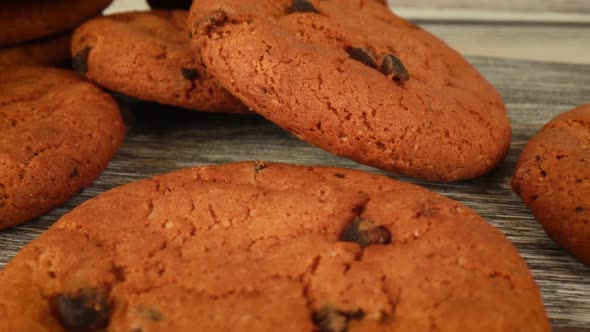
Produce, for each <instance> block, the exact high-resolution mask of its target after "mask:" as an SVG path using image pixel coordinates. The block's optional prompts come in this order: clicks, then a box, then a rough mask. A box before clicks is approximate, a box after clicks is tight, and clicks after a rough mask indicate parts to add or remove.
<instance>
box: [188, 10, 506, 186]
mask: <svg viewBox="0 0 590 332" xmlns="http://www.w3.org/2000/svg"><path fill="white" fill-rule="evenodd" d="M189 28H190V29H191V31H192V39H191V45H192V48H193V49H194V50H195V51H196V53H197V55H198V56H200V58H201V60H202V61H203V63H204V64H205V65H206V67H207V70H208V71H209V72H210V73H212V74H213V75H214V76H215V77H217V78H218V79H219V80H220V82H221V84H223V85H224V86H225V87H226V88H227V89H228V90H230V91H231V92H232V93H233V94H234V95H235V96H237V97H238V98H240V99H241V100H242V101H243V102H244V103H245V104H246V105H248V106H249V107H250V108H251V109H252V110H254V111H256V112H257V113H259V114H261V115H263V116H264V117H266V118H267V119H269V120H270V121H272V122H275V123H276V124H278V125H279V126H281V127H282V128H284V129H286V130H288V131H290V132H291V133H293V134H295V135H296V136H298V137H299V138H301V139H303V140H305V141H308V142H310V143H312V144H315V145H317V146H319V147H321V148H323V149H326V150H328V151H330V152H332V153H335V154H337V155H340V156H344V157H347V158H351V159H353V160H356V161H358V162H361V163H364V164H368V165H371V166H375V167H379V168H381V169H384V170H388V171H392V172H399V173H403V174H406V175H409V176H413V177H418V178H424V179H428V180H440V181H451V180H459V179H468V178H473V177H476V176H479V175H482V174H484V173H486V172H487V171H489V170H491V169H492V168H493V167H495V166H496V165H497V164H498V163H499V162H500V161H501V160H502V159H503V158H504V156H505V154H506V153H507V151H508V148H509V143H510V138H511V129H510V123H509V121H508V118H507V115H506V109H505V106H504V103H503V101H502V99H501V97H500V95H499V94H498V92H497V91H496V90H495V88H494V87H493V86H492V85H491V84H490V83H489V82H487V81H486V80H485V78H484V77H483V76H482V75H481V74H480V73H479V72H478V71H477V70H476V69H475V68H473V66H471V65H470V64H469V63H468V62H467V61H466V60H465V59H464V58H463V57H462V56H461V55H459V54H458V53H457V52H456V51H454V50H453V49H451V48H450V47H449V46H447V45H446V44H444V43H443V42H442V41H440V40H439V39H437V38H436V37H434V36H433V35H431V34H430V33H428V32H427V31H424V30H422V29H421V28H419V27H417V26H415V25H413V24H411V23H409V22H407V21H405V20H403V19H401V18H399V17H397V16H396V15H395V14H393V13H392V12H391V11H389V9H388V8H387V7H386V6H384V4H383V2H382V1H376V0H340V1H331V0H326V1H319V0H310V1H306V0H256V1H233V0H199V1H194V2H193V6H192V8H191V11H190V17H189Z"/></svg>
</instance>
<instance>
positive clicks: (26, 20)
mask: <svg viewBox="0 0 590 332" xmlns="http://www.w3.org/2000/svg"><path fill="white" fill-rule="evenodd" d="M111 2H112V0H83V1H81V0H52V1H44V0H19V1H2V2H0V31H2V33H0V46H7V45H12V44H17V43H22V42H26V41H31V40H34V39H39V38H44V37H47V36H49V35H53V34H56V33H59V32H64V31H67V30H71V29H73V28H74V27H76V26H77V25H79V24H80V23H82V22H84V20H86V19H88V18H90V17H92V16H95V15H98V14H100V12H101V11H102V10H103V9H105V8H106V7H107V6H108V5H109V4H110V3H111Z"/></svg>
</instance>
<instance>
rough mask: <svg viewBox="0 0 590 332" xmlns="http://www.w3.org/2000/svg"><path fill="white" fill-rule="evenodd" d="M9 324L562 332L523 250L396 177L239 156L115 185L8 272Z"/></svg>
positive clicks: (2, 298)
mask: <svg viewBox="0 0 590 332" xmlns="http://www.w3.org/2000/svg"><path fill="white" fill-rule="evenodd" d="M0 283H2V285H10V287H1V288H0V315H2V317H4V318H3V319H2V320H0V329H2V330H23V331H24V330H26V331H33V330H42V329H44V330H56V331H58V330H61V329H66V330H68V331H69V330H96V329H103V328H104V329H106V330H108V331H196V330H198V331H230V330H231V331H279V330H280V331H351V332H353V331H429V330H437V331H510V332H513V331H549V329H550V327H549V323H548V320H547V317H546V314H545V311H544V308H543V304H542V301H541V297H540V295H539V290H538V288H537V286H536V284H535V282H534V281H533V279H532V277H531V274H530V273H529V271H528V269H527V265H526V263H525V262H524V261H523V259H522V258H521V257H520V256H519V255H518V253H517V251H516V250H515V248H514V246H513V245H512V244H511V243H510V241H508V240H507V239H506V237H505V236H504V235H502V234H501V233H500V232H499V231H498V230H496V229H495V228H493V227H492V226H490V225H489V224H488V223H487V222H486V221H485V220H483V219H482V218H481V217H479V216H478V215H476V214H475V213H474V212H473V211H472V210H470V209H469V208H467V207H465V206H463V205H461V204H459V203H457V202H455V201H453V200H451V199H448V198H445V197H442V196H440V195H438V194H435V193H433V192H430V191H427V190H425V189H422V188H419V187H416V186H413V185H410V184H406V183H402V182H398V181H395V180H391V179H389V178H387V177H385V176H377V175H371V174H368V173H364V172H360V171H352V170H347V169H341V168H329V167H303V166H293V165H281V164H265V163H260V162H258V163H254V162H246V163H237V164H228V165H223V166H209V167H201V168H193V169H186V170H182V171H178V172H175V173H170V174H166V175H162V176H156V177H154V178H152V179H149V180H144V181H140V182H136V183H132V184H129V185H125V186H122V187H119V188H115V189H113V190H110V191H108V192H106V193H104V194H102V195H100V196H98V197H97V198H95V199H92V200H90V201H88V202H86V203H85V204H83V205H82V206H80V207H78V208H77V209H75V210H73V211H72V212H70V213H69V214H67V215H65V216H64V217H63V218H61V220H59V221H58V222H57V223H56V224H54V225H53V226H52V228H51V229H50V230H49V231H47V232H46V233H45V234H43V235H42V236H41V237H40V238H39V239H37V240H35V241H33V242H32V243H31V244H29V245H28V246H27V247H26V248H24V249H23V250H22V251H21V252H20V253H19V254H18V255H17V256H16V257H15V258H14V259H13V260H12V261H11V262H10V263H9V264H8V265H7V267H6V268H5V270H4V271H3V272H2V273H1V274H0Z"/></svg>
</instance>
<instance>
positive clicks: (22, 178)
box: [0, 66, 125, 229]
mask: <svg viewBox="0 0 590 332" xmlns="http://www.w3.org/2000/svg"><path fill="white" fill-rule="evenodd" d="M124 135H125V127H124V125H123V120H122V118H121V114H120V112H119V108H118V106H117V104H116V103H115V101H114V100H113V99H112V98H111V97H110V96H109V95H107V94H106V93H104V92H102V91H101V90H100V89H98V88H97V87H95V86H94V85H92V84H91V83H89V82H86V81H84V80H83V79H82V78H80V77H79V76H78V75H76V74H74V73H72V72H68V71H65V70H59V69H53V68H46V67H15V66H11V67H4V68H0V142H1V143H2V144H0V169H1V170H2V172H0V229H4V228H7V227H10V226H14V225H17V224H20V223H22V222H25V221H28V220H30V219H33V218H35V217H37V216H39V215H42V214H44V213H46V212H49V211H50V210H51V209H53V208H55V207H58V206H60V205H61V204H63V203H64V202H66V201H67V200H68V199H69V198H71V197H72V196H74V195H76V194H77V193H79V192H80V190H83V189H84V188H85V187H87V186H89V185H90V183H92V181H94V179H96V178H97V177H98V176H99V175H100V173H102V171H103V170H104V169H105V168H106V166H107V164H108V162H109V161H110V160H111V158H112V157H113V155H114V154H115V152H116V150H117V148H118V147H119V145H120V144H121V143H122V141H123V137H124Z"/></svg>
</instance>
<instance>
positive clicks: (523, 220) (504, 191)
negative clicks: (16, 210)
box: [0, 58, 590, 332]
mask: <svg viewBox="0 0 590 332" xmlns="http://www.w3.org/2000/svg"><path fill="white" fill-rule="evenodd" d="M471 61H472V62H473V63H474V64H475V65H476V66H477V67H478V68H480V69H481V70H482V71H483V72H484V73H485V74H486V75H487V77H488V78H489V79H490V80H491V82H492V83H494V84H495V85H496V86H497V87H498V88H499V90H500V91H501V93H502V95H503V96H504V98H505V101H506V103H507V106H508V109H509V115H510V118H511V120H512V123H513V131H514V140H513V143H512V148H511V151H510V154H509V156H508V157H507V159H506V160H505V162H504V163H502V164H501V165H500V166H499V167H498V168H497V169H496V170H495V171H493V172H492V173H491V174H488V175H486V176H483V177H481V178H478V179H475V180H472V181H465V182H459V183H451V184H437V183H426V182H424V181H418V180H412V179H405V180H409V181H410V182H413V183H417V184H421V185H424V186H426V187H428V188H430V189H432V190H435V191H437V192H439V193H442V194H445V195H448V196H450V197H452V198H455V199H457V200H459V201H461V202H463V203H465V204H466V205H468V206H470V207H472V208H474V209H475V210H476V211H477V212H479V213H480V214H481V215H482V216H484V217H485V218H486V219H487V220H488V221H489V222H490V223H491V224H493V225H495V226H496V227H498V228H499V229H501V230H502V231H503V232H504V233H505V234H506V235H507V236H508V237H509V238H510V239H511V240H512V241H513V242H514V243H515V245H516V246H517V248H518V249H519V251H520V253H521V254H522V255H523V256H524V257H525V259H526V260H527V261H528V263H529V266H530V268H531V270H532V273H533V275H534V277H535V279H536V280H537V282H538V284H539V286H540V287H541V289H542V293H543V298H544V300H545V304H546V307H547V310H548V312H549V315H550V317H551V318H552V320H553V322H554V324H555V325H556V326H568V327H590V268H589V267H586V266H584V265H582V264H581V263H579V262H578V261H576V260H575V259H574V258H572V257H571V256H570V255H568V254H567V253H566V252H564V251H563V250H561V249H560V248H559V247H558V246H557V245H556V244H555V243H554V242H552V241H551V240H549V239H548V238H547V236H546V235H545V233H544V232H543V230H542V229H541V227H540V226H539V225H538V224H537V223H536V222H535V221H534V219H533V217H532V216H531V214H530V213H529V211H528V210H527V209H526V208H525V206H524V205H523V204H522V203H521V201H520V200H519V199H518V198H517V197H516V196H515V195H514V194H513V193H512V191H511V189H510V180H511V176H512V172H513V169H514V166H515V163H516V161H517V158H518V156H519V153H520V151H521V150H522V148H523V147H524V145H525V143H526V142H527V140H528V139H529V138H530V137H531V136H532V135H534V134H535V133H536V131H537V130H538V129H539V128H540V127H541V126H542V125H543V124H544V123H545V122H546V121H548V120H549V119H550V118H552V117H553V116H554V115H556V114H558V113H560V112H562V111H565V110H568V109H570V108H572V107H574V106H576V105H580V104H582V103H587V102H590V97H589V96H590V66H579V65H567V64H553V63H535V62H521V61H506V60H497V59H491V58H471ZM126 105H127V106H126V107H127V108H128V109H129V110H130V114H131V115H133V116H134V117H135V122H134V125H133V126H132V128H131V130H130V133H129V136H128V138H127V140H126V142H125V144H124V145H123V147H122V148H121V150H120V152H119V153H118V155H117V156H116V157H115V159H114V160H113V161H112V163H111V164H110V165H109V167H108V169H107V170H106V171H105V173H104V174H103V175H102V176H101V177H100V178H99V179H98V180H97V181H96V182H95V183H94V184H93V185H92V186H91V187H90V188H88V189H87V190H86V191H84V192H83V193H82V194H80V195H78V196H77V197H75V198H74V199H73V200H72V201H70V202H68V203H67V204H66V205H65V206H64V207H61V208H58V209H56V210H55V211H53V212H51V213H50V214H48V215H46V216H43V217H41V218H39V219H37V220H35V221H32V222H29V223H27V224H25V225H22V226H20V227H15V228H13V229H9V230H6V231H3V232H0V267H1V266H4V265H5V264H6V263H7V262H8V261H9V260H10V259H11V258H12V257H13V256H14V255H15V254H16V253H17V251H18V250H20V249H21V248H22V247H23V246H24V245H26V244H27V243H28V242H29V241H30V240H32V239H34V238H36V237H37V236H38V235H39V234H40V233H41V232H43V231H44V230H45V229H47V228H48V227H49V226H50V225H51V224H52V223H53V222H54V221H55V220H57V219H58V218H59V217H60V216H61V215H63V214H64V213H66V212H68V211H70V210H71V209H73V208H74V207H76V206H77V205H79V204H80V203H82V202H83V201H85V200H87V199H89V198H92V197H94V196H96V195H98V194H100V193H101V192H104V191H106V190H108V189H109V188H112V187H114V186H118V185H121V184H124V183H128V182H130V181H134V180H137V179H141V178H144V177H148V176H151V175H154V174H157V173H164V172H169V171H173V170H176V169H179V168H183V167H191V166H198V165H205V164H220V163H225V162H232V161H241V160H270V161H275V162H291V163H299V164H308V165H334V166H343V167H350V168H356V169H362V170H367V171H371V172H376V173H383V172H382V171H379V170H376V169H373V168H370V167H366V166H362V165H359V164H357V163H355V162H352V161H350V160H346V159H343V158H339V157H336V156H334V155H331V154H329V153H327V152H325V151H322V150H320V149H318V148H315V147H313V146H311V145H309V144H307V143H304V142H302V141H299V140H298V139H296V138H295V137H293V136H292V135H290V134H288V133H286V132H284V131H282V130H280V129H279V128H278V127H276V126H275V125H273V124H271V123H268V122H267V121H265V120H264V119H262V118H260V117H258V116H237V115H221V114H201V113H198V112H191V111H183V110H177V109H172V108H166V107H160V106H154V105H145V104H135V103H126ZM402 179H404V178H402ZM556 331H562V332H565V331H570V332H571V331H577V330H563V329H562V330H560V329H556ZM581 331H583V330H581Z"/></svg>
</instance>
